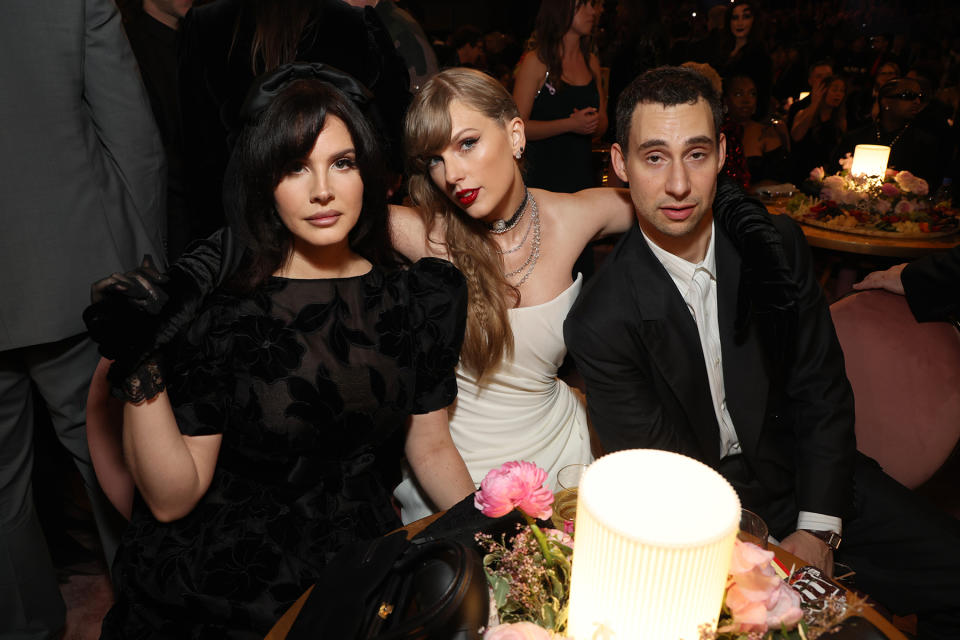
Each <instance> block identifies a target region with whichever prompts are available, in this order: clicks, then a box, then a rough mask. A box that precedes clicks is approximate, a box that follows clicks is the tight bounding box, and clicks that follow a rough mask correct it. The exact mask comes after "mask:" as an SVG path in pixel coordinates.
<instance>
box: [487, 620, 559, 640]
mask: <svg viewBox="0 0 960 640" xmlns="http://www.w3.org/2000/svg"><path fill="white" fill-rule="evenodd" d="M483 640H554V638H553V636H552V634H551V633H550V632H549V631H547V630H546V629H544V628H543V627H541V626H538V625H535V624H533V623H532V622H526V621H524V622H513V623H511V624H501V625H497V626H496V627H493V628H492V629H487V631H486V633H484V634H483Z"/></svg>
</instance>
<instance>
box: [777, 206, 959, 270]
mask: <svg viewBox="0 0 960 640" xmlns="http://www.w3.org/2000/svg"><path fill="white" fill-rule="evenodd" d="M764 204H765V205H766V207H767V210H768V211H769V212H770V213H773V214H777V215H786V212H787V211H786V199H783V198H778V199H773V200H766V201H764ZM800 228H801V229H802V230H803V235H805V236H806V237H807V243H808V244H809V245H810V246H811V247H818V248H820V249H827V250H830V251H841V252H844V253H856V254H860V255H867V256H877V257H884V258H905V259H910V258H917V257H920V256H922V255H926V254H928V253H933V252H934V251H942V250H944V249H952V248H953V247H955V246H957V245H960V233H954V234H951V235H949V236H940V237H934V238H897V237H893V236H883V237H880V236H863V235H859V234H855V233H846V232H845V231H833V230H832V229H823V228H821V227H812V226H810V225H806V224H803V223H802V222H801V223H800Z"/></svg>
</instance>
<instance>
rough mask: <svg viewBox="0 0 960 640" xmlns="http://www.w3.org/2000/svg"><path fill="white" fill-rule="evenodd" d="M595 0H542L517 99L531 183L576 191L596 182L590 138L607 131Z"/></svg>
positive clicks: (517, 85) (521, 66)
mask: <svg viewBox="0 0 960 640" xmlns="http://www.w3.org/2000/svg"><path fill="white" fill-rule="evenodd" d="M596 16H597V7H596V6H595V2H594V0H544V1H543V2H542V3H541V4H540V10H539V12H538V13H537V22H536V27H535V29H534V33H533V38H532V41H533V45H534V48H533V49H531V50H530V51H528V52H527V53H526V55H524V56H523V58H522V59H521V60H520V64H519V66H518V67H517V78H516V83H515V84H514V87H513V100H514V102H516V103H517V108H518V109H519V110H520V117H522V118H523V121H524V126H525V130H526V135H527V148H526V156H527V174H526V183H527V186H530V187H537V188H540V189H546V190H547V191H556V192H559V193H574V192H576V191H580V190H581V189H587V188H589V187H593V186H596V185H594V176H593V165H592V160H591V140H592V138H594V137H598V136H600V135H602V134H603V132H604V131H606V128H607V108H606V101H605V100H604V96H603V95H602V94H601V92H600V91H599V88H598V87H599V84H600V61H599V59H598V58H597V56H596V54H595V53H594V52H593V37H592V34H593V29H594V25H595V24H596Z"/></svg>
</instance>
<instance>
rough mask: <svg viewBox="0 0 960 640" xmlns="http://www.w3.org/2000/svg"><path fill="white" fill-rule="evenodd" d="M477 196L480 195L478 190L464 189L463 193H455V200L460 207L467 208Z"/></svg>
mask: <svg viewBox="0 0 960 640" xmlns="http://www.w3.org/2000/svg"><path fill="white" fill-rule="evenodd" d="M478 195H480V189H464V190H463V191H457V193H456V198H457V201H458V202H459V203H460V204H461V205H462V206H464V207H467V206H470V205H471V204H473V201H474V200H476V199H477V196H478Z"/></svg>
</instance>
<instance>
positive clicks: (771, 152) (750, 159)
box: [723, 76, 790, 186]
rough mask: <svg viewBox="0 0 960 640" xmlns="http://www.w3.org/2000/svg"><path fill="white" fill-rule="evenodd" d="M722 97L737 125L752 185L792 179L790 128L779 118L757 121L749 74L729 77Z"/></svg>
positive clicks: (753, 85)
mask: <svg viewBox="0 0 960 640" xmlns="http://www.w3.org/2000/svg"><path fill="white" fill-rule="evenodd" d="M723 87H724V91H723V97H724V101H725V103H726V106H727V114H728V115H729V117H730V120H731V122H732V123H733V124H734V125H735V126H736V127H738V129H739V131H740V139H741V140H742V142H743V154H744V156H745V157H746V161H747V168H748V169H749V170H750V185H751V186H754V185H757V184H763V183H771V182H786V181H788V180H790V153H789V148H788V145H789V144H790V143H789V139H788V135H787V128H786V126H784V124H783V123H782V122H780V121H776V124H774V123H772V122H770V121H769V120H767V121H766V122H762V123H761V122H757V121H756V120H755V119H754V117H753V116H754V115H755V114H756V112H757V87H756V85H755V84H754V83H753V80H752V79H751V78H750V77H749V76H734V77H732V78H727V79H726V81H725V82H724V84H723Z"/></svg>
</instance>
